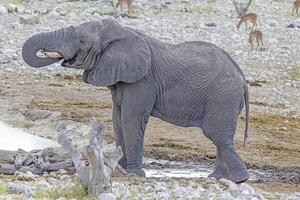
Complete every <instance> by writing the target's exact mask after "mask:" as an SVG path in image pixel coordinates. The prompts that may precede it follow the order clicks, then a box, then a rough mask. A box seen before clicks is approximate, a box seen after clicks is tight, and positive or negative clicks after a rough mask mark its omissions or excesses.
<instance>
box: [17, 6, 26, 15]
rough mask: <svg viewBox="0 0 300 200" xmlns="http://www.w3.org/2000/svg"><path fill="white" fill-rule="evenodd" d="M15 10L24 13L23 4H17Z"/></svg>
mask: <svg viewBox="0 0 300 200" xmlns="http://www.w3.org/2000/svg"><path fill="white" fill-rule="evenodd" d="M16 12H17V13H19V14H24V13H25V8H24V6H21V5H17V6H16Z"/></svg>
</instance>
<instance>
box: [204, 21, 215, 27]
mask: <svg viewBox="0 0 300 200" xmlns="http://www.w3.org/2000/svg"><path fill="white" fill-rule="evenodd" d="M205 26H208V27H216V26H217V24H216V23H214V22H211V23H206V24H205Z"/></svg>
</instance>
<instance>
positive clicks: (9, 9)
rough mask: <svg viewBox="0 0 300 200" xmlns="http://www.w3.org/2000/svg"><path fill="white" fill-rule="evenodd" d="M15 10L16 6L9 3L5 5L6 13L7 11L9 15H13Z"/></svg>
mask: <svg viewBox="0 0 300 200" xmlns="http://www.w3.org/2000/svg"><path fill="white" fill-rule="evenodd" d="M16 10H17V6H16V5H15V4H11V3H9V4H8V5H7V11H8V12H9V13H13V12H15V11H16Z"/></svg>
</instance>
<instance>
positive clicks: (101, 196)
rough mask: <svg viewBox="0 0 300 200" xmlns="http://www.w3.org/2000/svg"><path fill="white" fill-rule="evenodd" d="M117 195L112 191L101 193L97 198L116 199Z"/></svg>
mask: <svg viewBox="0 0 300 200" xmlns="http://www.w3.org/2000/svg"><path fill="white" fill-rule="evenodd" d="M116 199H117V197H116V196H115V195H114V194H113V193H102V194H100V196H99V200H116Z"/></svg>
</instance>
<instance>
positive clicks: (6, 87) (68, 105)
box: [0, 73, 300, 192]
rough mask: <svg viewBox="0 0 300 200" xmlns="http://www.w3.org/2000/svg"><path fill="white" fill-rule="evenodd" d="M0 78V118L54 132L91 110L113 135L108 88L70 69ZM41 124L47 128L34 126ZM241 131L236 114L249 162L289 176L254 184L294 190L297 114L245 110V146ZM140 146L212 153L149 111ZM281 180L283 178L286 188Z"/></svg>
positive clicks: (163, 153)
mask: <svg viewBox="0 0 300 200" xmlns="http://www.w3.org/2000/svg"><path fill="white" fill-rule="evenodd" d="M0 80H1V81H0V88H1V91H0V94H1V99H0V101H1V102H0V104H1V106H0V107H1V110H2V111H4V110H8V113H7V114H4V112H1V115H0V120H3V121H5V122H7V123H10V124H13V125H16V126H18V127H24V128H26V129H27V130H28V131H29V132H33V133H35V134H38V135H42V136H46V137H49V138H54V137H55V131H54V125H55V123H57V122H58V121H64V122H67V123H68V124H87V122H88V121H89V119H90V118H91V116H96V118H97V119H98V120H99V121H100V122H102V123H103V124H104V126H105V127H106V128H107V131H108V135H107V141H108V142H112V141H113V137H114V136H113V132H112V123H111V107H112V102H111V99H110V91H109V90H108V89H106V88H96V87H93V86H90V85H87V84H85V83H83V82H82V81H81V78H80V76H76V75H63V74H56V75H55V76H48V77H47V76H43V75H40V74H36V75H35V74H32V73H28V74H15V73H14V74H10V73H7V74H6V75H1V76H0ZM251 106H253V107H255V106H264V105H256V104H252V105H251ZM45 110H48V111H45ZM49 111H50V112H49ZM44 112H45V113H48V114H43V113H44ZM41 113H42V114H41ZM49 113H50V114H49ZM53 113H58V115H54V114H53ZM11 116H14V117H11ZM16 116H22V117H19V118H18V117H16ZM53 116H55V117H54V118H53ZM47 128H48V129H49V131H48V132H47V131H43V132H41V131H38V130H44V129H45V130H47ZM243 131H244V118H243V114H241V118H240V120H239V123H238V130H237V134H236V138H235V144H236V148H237V150H238V152H239V153H240V154H241V156H242V157H243V159H244V160H245V161H246V163H247V165H248V166H249V167H251V168H262V169H269V170H270V169H275V170H276V173H277V172H280V170H283V171H288V170H292V171H293V174H294V176H295V177H293V178H290V179H288V180H286V181H285V180H279V181H276V182H272V181H271V182H270V184H268V185H265V184H259V183H254V186H256V187H259V188H263V189H265V190H269V191H279V190H283V191H286V190H288V191H291V192H292V191H299V189H300V188H299V185H298V186H297V185H295V184H297V183H298V184H299V174H300V168H299V163H300V143H299V141H300V119H299V118H297V117H294V116H288V115H287V116H283V115H276V114H265V113H254V112H251V117H250V130H249V139H248V142H247V147H246V148H245V147H244V146H243ZM45 132H46V133H45ZM45 134H46V135H45ZM82 137H83V138H84V136H78V135H76V134H75V136H74V138H75V140H76V141H83V140H82ZM144 151H145V156H147V157H154V158H156V159H168V160H185V161H186V160H191V161H199V162H203V160H205V161H206V162H207V163H208V164H211V163H212V162H213V159H214V158H215V147H214V145H213V144H212V143H211V142H210V141H209V140H208V139H207V138H206V137H205V136H204V135H203V134H202V133H201V130H200V129H198V128H181V127H177V126H174V125H171V124H169V123H166V122H163V121H161V120H159V119H156V118H153V117H152V118H151V119H150V122H149V124H148V126H147V130H146V134H145V146H144ZM297 174H298V176H297ZM280 182H285V183H280ZM282 184H289V187H288V189H287V187H282Z"/></svg>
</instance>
